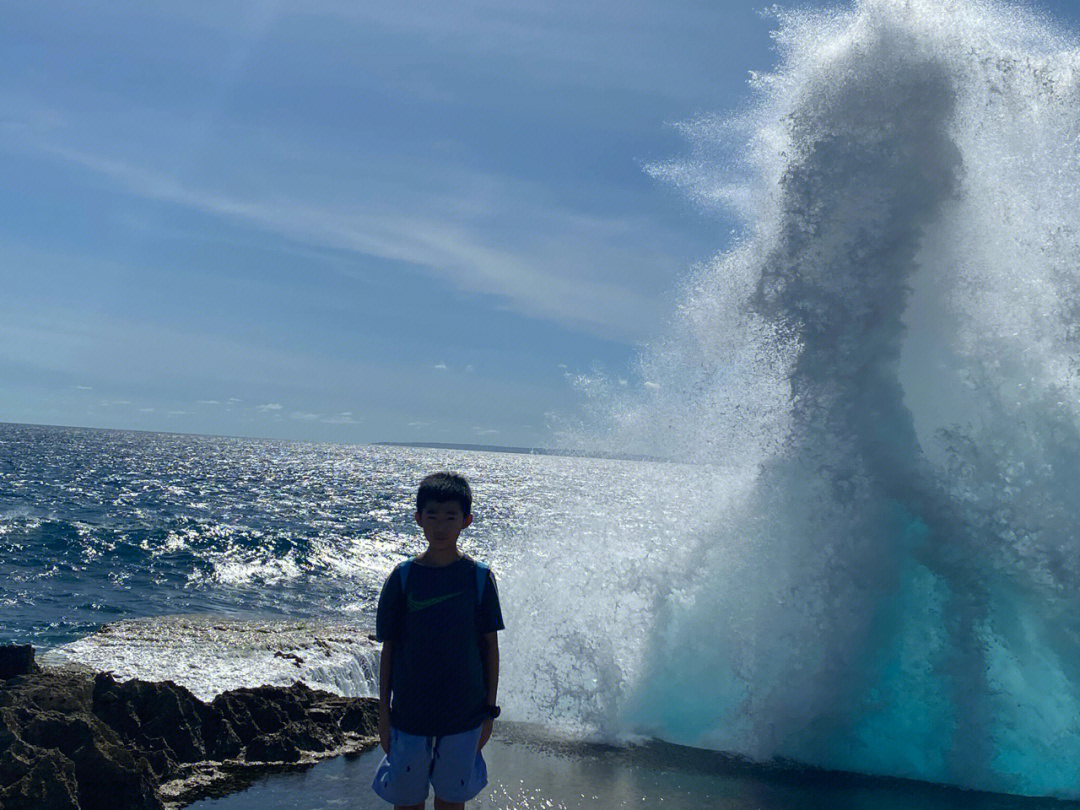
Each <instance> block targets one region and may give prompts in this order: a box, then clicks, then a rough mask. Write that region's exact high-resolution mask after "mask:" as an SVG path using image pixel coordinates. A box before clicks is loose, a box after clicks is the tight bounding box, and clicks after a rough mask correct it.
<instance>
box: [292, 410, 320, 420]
mask: <svg viewBox="0 0 1080 810" xmlns="http://www.w3.org/2000/svg"><path fill="white" fill-rule="evenodd" d="M289 418H290V419H295V420H296V421H298V422H314V421H316V420H318V418H319V414H317V413H310V412H308V411H293V412H292V413H290V414H289Z"/></svg>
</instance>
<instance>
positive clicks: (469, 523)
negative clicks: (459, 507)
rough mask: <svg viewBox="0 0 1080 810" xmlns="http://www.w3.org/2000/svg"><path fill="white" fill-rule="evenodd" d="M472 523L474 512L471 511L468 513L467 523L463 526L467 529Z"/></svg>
mask: <svg viewBox="0 0 1080 810" xmlns="http://www.w3.org/2000/svg"><path fill="white" fill-rule="evenodd" d="M471 524H472V512H469V514H467V515H466V516H465V523H464V525H463V526H462V527H461V528H463V529H467V528H468V527H469V526H470V525H471Z"/></svg>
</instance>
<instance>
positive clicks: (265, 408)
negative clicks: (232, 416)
mask: <svg viewBox="0 0 1080 810" xmlns="http://www.w3.org/2000/svg"><path fill="white" fill-rule="evenodd" d="M255 407H256V408H257V409H258V410H260V411H262V412H263V413H274V412H276V411H280V410H281V408H282V406H281V405H280V404H278V403H277V402H268V403H266V404H265V405H256V406H255Z"/></svg>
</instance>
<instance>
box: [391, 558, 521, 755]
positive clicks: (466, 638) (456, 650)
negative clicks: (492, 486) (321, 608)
mask: <svg viewBox="0 0 1080 810" xmlns="http://www.w3.org/2000/svg"><path fill="white" fill-rule="evenodd" d="M400 569H401V565H398V566H397V567H396V568H395V569H394V570H393V572H392V573H391V574H390V576H389V577H388V578H387V580H386V582H385V584H384V585H383V589H382V594H380V596H379V609H378V612H377V614H376V617H375V639H376V641H387V640H390V641H391V642H392V644H393V652H392V654H391V666H390V670H391V671H390V693H391V698H390V722H391V724H392V725H393V726H394V727H395V728H397V729H400V730H401V731H404V732H405V733H406V734H419V735H423V736H442V735H445V734H459V733H461V732H462V731H468V730H469V729H473V728H476V727H477V726H478V725H480V724H481V723H482V722H483V720H484V717H485V712H484V704H485V702H486V698H487V685H486V684H485V683H484V664H483V660H482V658H481V653H480V634H482V633H491V632H494V631H496V630H502V629H503V619H502V610H501V608H500V606H499V591H498V589H497V588H496V586H495V576H494V574H491V573H490V572H489V574H488V578H487V582H486V583H485V585H484V592H483V596H482V597H481V599H480V603H479V604H477V586H476V561H475V560H473V559H472V558H470V557H462V558H461V559H460V560H457V561H455V562H453V563H451V564H450V565H447V566H443V567H441V568H436V567H433V566H429V565H422V564H420V563H418V562H415V561H413V563H412V564H411V565H410V566H409V575H408V577H407V582H406V584H405V592H404V593H403V592H402V590H401V570H400Z"/></svg>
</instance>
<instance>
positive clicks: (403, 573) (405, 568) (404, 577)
mask: <svg viewBox="0 0 1080 810" xmlns="http://www.w3.org/2000/svg"><path fill="white" fill-rule="evenodd" d="M410 568H412V560H406V561H405V562H403V563H402V564H401V565H400V566H398V576H399V577H400V578H401V592H402V593H405V583H406V582H408V580H409V569H410Z"/></svg>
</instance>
